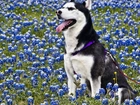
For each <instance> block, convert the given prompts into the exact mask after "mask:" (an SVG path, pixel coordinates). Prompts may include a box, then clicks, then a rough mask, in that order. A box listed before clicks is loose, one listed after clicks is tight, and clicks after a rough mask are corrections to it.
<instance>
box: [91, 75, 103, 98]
mask: <svg viewBox="0 0 140 105" xmlns="http://www.w3.org/2000/svg"><path fill="white" fill-rule="evenodd" d="M89 81H90V85H91V97H93V98H94V97H95V95H96V93H99V89H100V88H101V76H99V77H98V78H96V79H92V78H90V79H89Z"/></svg>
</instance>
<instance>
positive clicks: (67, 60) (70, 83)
mask: <svg viewBox="0 0 140 105" xmlns="http://www.w3.org/2000/svg"><path fill="white" fill-rule="evenodd" d="M64 66H65V71H66V74H67V77H68V88H69V95H72V96H74V97H75V91H76V85H75V83H74V82H75V79H74V69H73V67H72V64H71V61H70V55H68V54H65V55H64Z"/></svg>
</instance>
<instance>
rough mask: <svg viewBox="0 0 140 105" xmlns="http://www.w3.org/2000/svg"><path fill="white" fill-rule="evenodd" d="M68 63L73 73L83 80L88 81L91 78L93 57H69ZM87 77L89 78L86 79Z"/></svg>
mask: <svg viewBox="0 0 140 105" xmlns="http://www.w3.org/2000/svg"><path fill="white" fill-rule="evenodd" d="M70 62H71V64H72V67H73V69H74V71H75V72H76V73H77V74H79V75H81V76H82V77H83V78H86V79H89V78H90V77H91V68H92V66H93V65H94V57H93V56H84V55H79V54H78V55H75V56H70ZM88 77H89V78H88Z"/></svg>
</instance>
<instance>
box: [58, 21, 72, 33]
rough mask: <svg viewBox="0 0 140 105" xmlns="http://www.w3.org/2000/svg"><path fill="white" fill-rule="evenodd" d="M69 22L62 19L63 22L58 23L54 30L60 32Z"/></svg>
mask: <svg viewBox="0 0 140 105" xmlns="http://www.w3.org/2000/svg"><path fill="white" fill-rule="evenodd" d="M69 22H70V21H64V22H63V23H61V24H60V25H58V26H57V28H56V32H61V31H62V30H63V29H64V28H65V26H66V25H67V24H68V23H69Z"/></svg>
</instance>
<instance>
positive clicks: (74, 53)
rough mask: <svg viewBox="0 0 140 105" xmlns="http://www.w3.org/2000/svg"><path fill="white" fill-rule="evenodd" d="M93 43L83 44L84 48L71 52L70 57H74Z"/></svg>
mask: <svg viewBox="0 0 140 105" xmlns="http://www.w3.org/2000/svg"><path fill="white" fill-rule="evenodd" d="M94 43H95V41H90V42H88V43H87V44H85V46H84V47H83V48H82V49H80V50H78V51H75V52H73V53H72V55H73V56H74V55H76V54H77V53H79V52H80V51H82V50H84V49H85V48H87V47H89V46H91V45H92V44H94Z"/></svg>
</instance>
